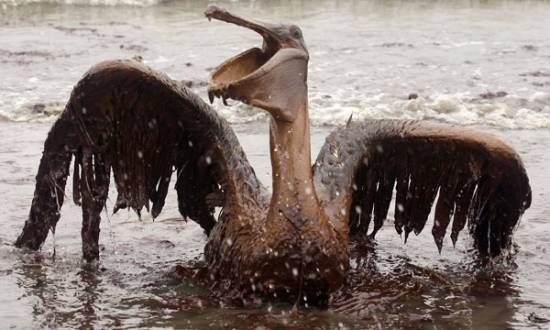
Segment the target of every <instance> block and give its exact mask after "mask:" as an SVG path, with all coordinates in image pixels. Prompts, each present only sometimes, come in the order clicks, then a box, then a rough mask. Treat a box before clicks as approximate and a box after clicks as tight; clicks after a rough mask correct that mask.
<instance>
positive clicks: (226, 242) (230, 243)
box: [225, 238, 233, 246]
mask: <svg viewBox="0 0 550 330" xmlns="http://www.w3.org/2000/svg"><path fill="white" fill-rule="evenodd" d="M225 244H227V246H231V245H233V240H232V239H231V238H228V239H226V240H225Z"/></svg>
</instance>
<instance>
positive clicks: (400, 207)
mask: <svg viewBox="0 0 550 330" xmlns="http://www.w3.org/2000/svg"><path fill="white" fill-rule="evenodd" d="M397 209H398V210H399V212H403V211H405V207H404V206H403V204H401V203H397Z"/></svg>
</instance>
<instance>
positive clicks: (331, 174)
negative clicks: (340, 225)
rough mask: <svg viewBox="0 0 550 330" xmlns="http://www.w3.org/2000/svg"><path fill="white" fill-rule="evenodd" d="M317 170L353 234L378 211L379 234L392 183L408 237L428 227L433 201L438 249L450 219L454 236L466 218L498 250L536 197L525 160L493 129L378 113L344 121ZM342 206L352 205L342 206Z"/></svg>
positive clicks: (325, 197) (324, 195)
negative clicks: (367, 118)
mask: <svg viewBox="0 0 550 330" xmlns="http://www.w3.org/2000/svg"><path fill="white" fill-rule="evenodd" d="M329 153H330V155H329ZM314 173H315V176H314V177H315V184H316V190H317V193H318V195H319V196H320V199H321V200H322V203H323V205H324V206H325V208H326V210H327V211H328V212H329V216H330V217H331V218H333V219H336V220H334V221H335V222H338V221H342V222H348V223H349V228H348V229H349V233H350V235H351V236H357V235H359V236H361V235H366V234H368V229H369V224H370V222H371V219H372V218H373V217H374V228H373V230H372V232H371V234H370V235H371V236H372V237H374V235H375V234H376V233H377V232H378V230H379V229H380V228H381V227H382V225H383V223H384V220H385V219H386V217H387V214H388V210H389V206H390V202H391V199H392V197H393V192H394V186H395V212H394V221H395V222H394V225H395V229H396V231H397V232H398V233H399V234H401V233H404V236H405V240H406V239H407V237H408V236H409V233H411V232H414V233H415V234H416V235H418V234H419V233H420V232H421V231H422V230H423V229H424V227H425V226H426V222H427V220H428V218H429V215H430V213H431V212H432V209H433V208H434V204H435V214H434V224H433V227H432V235H433V237H434V241H435V243H436V246H437V247H438V249H439V251H441V248H442V245H443V239H444V237H445V235H446V233H447V229H448V227H449V226H450V225H451V221H452V227H451V228H452V229H451V233H450V237H451V239H452V241H453V243H456V240H457V239H458V234H459V233H460V232H461V231H462V230H463V229H464V228H465V227H466V224H468V226H469V231H470V233H471V234H472V236H473V238H474V245H475V246H476V247H477V249H478V250H479V251H480V252H481V253H482V254H487V255H493V256H494V255H498V254H499V253H500V252H501V251H502V250H503V249H505V248H507V247H509V246H510V245H511V235H512V231H513V229H514V228H515V226H516V224H517V222H518V220H519V218H520V216H521V215H522V213H523V212H524V211H525V209H527V208H528V207H529V205H530V202H531V190H530V186H529V180H528V177H527V174H526V172H525V168H524V166H523V163H522V162H521V159H520V158H519V156H518V155H517V153H516V152H515V151H514V150H513V149H512V148H511V147H510V146H508V145H507V144H506V143H504V142H503V141H501V140H500V139H498V138H497V137H495V136H493V135H490V134H486V133H481V132H477V131H473V130H468V129H465V128H462V127H457V126H449V125H440V124H435V123H429V122H419V121H392V120H380V121H371V122H367V123H364V124H360V125H355V126H351V127H346V128H342V129H338V130H336V131H335V132H333V133H332V134H331V135H330V136H329V137H328V138H327V142H326V143H325V145H324V146H323V148H322V149H321V152H320V154H319V157H318V158H317V161H316V163H315V165H314ZM341 209H344V210H348V211H349V212H336V211H337V210H341ZM354 210H355V212H354ZM357 210H359V211H360V212H357ZM342 214H345V215H346V216H345V217H344V216H342ZM348 215H349V216H348Z"/></svg>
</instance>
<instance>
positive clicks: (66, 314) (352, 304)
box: [0, 122, 550, 329]
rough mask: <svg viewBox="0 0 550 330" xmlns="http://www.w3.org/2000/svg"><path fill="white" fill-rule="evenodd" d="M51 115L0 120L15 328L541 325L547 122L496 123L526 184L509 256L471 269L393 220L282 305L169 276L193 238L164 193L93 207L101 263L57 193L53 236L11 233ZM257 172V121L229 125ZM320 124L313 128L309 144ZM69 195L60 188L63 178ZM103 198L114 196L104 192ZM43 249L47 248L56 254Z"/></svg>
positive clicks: (463, 250)
mask: <svg viewBox="0 0 550 330" xmlns="http://www.w3.org/2000/svg"><path fill="white" fill-rule="evenodd" d="M48 127H49V124H39V123H34V124H33V123H9V122H5V123H1V124H0V141H2V144H1V145H0V155H1V157H0V173H1V174H0V193H1V195H2V196H3V201H4V208H3V216H2V218H1V219H2V220H1V221H2V225H3V226H2V228H3V230H2V231H1V232H0V244H1V245H0V276H1V281H0V291H1V292H2V295H1V296H0V319H1V320H2V324H3V325H2V326H5V327H15V328H77V327H81V328H87V327H96V328H105V327H116V328H155V327H157V328H164V327H168V328H184V329H203V328H211V329H218V328H227V329H232V328H236V329H266V328H267V329H272V328H290V329H311V328H318V329H333V328H341V329H365V328H372V329H379V328H381V329H386V328H388V327H390V326H391V327H398V328H411V329H417V328H426V329H437V328H449V327H455V328H470V329H479V328H484V329H504V328H539V329H545V328H547V327H548V326H549V325H550V323H548V322H549V319H550V288H549V287H548V286H547V282H548V278H549V276H550V275H548V274H550V263H549V262H548V255H549V251H550V239H549V237H550V226H548V218H549V216H550V208H549V207H548V206H547V204H546V203H545V202H546V200H547V199H548V198H550V188H549V187H550V178H549V176H548V171H547V169H546V166H545V164H546V163H547V162H549V161H550V153H548V147H549V145H550V131H547V130H535V131H533V130H519V131H495V133H496V134H498V135H501V136H503V137H505V138H506V139H507V140H509V141H511V142H512V144H513V145H514V146H515V147H516V148H517V149H518V150H521V154H522V157H523V158H524V160H525V163H526V166H527V169H528V172H529V174H530V177H531V180H532V186H533V192H534V194H533V207H532V208H531V209H529V210H528V211H527V213H526V214H525V216H524V218H523V219H522V222H521V224H520V225H519V227H518V229H517V232H516V236H515V237H516V239H515V241H516V243H517V244H518V246H519V249H518V252H517V253H516V254H515V256H514V257H513V258H512V262H509V261H505V260H497V261H496V262H495V264H494V265H493V266H490V267H484V268H481V267H480V266H478V265H475V264H474V263H473V262H472V258H471V257H470V256H469V254H468V247H469V240H468V238H467V237H466V235H464V236H463V237H462V238H461V239H460V240H459V244H458V245H457V247H456V248H455V249H453V248H452V245H451V243H450V241H447V242H445V246H444V249H443V253H442V254H441V255H439V254H438V253H437V249H436V247H435V244H434V243H433V240H432V237H431V235H430V233H429V231H426V232H424V233H422V234H420V235H419V236H418V237H412V239H410V240H409V242H408V243H407V245H403V244H402V243H401V239H400V238H399V236H398V235H397V234H396V233H395V231H394V229H393V224H392V222H391V221H388V223H387V224H386V225H385V226H384V228H383V230H382V232H381V233H380V234H379V237H378V239H377V242H376V246H375V248H374V250H373V249H372V246H369V247H354V251H362V252H360V253H355V257H354V259H353V262H352V264H353V266H354V267H353V270H352V275H351V276H350V278H351V280H350V283H349V285H348V287H347V288H345V289H344V290H342V291H341V292H338V293H337V294H335V295H334V297H333V299H332V301H331V304H330V306H329V308H328V309H326V310H319V309H308V310H303V311H300V312H298V313H292V312H291V307H292V306H288V305H270V304H265V305H259V306H251V307H247V308H242V307H238V306H235V305H232V304H231V303H229V302H227V301H224V300H223V299H219V298H215V297H213V296H211V295H210V294H209V292H208V290H206V289H204V288H200V287H199V286H197V285H196V283H194V281H191V280H188V279H184V280H182V278H181V276H180V275H178V274H179V273H180V272H179V271H178V270H179V269H180V267H178V265H179V266H189V265H193V264H194V262H195V261H196V259H197V258H200V256H201V252H202V247H203V244H204V242H205V239H206V238H205V236H204V235H203V234H202V232H201V229H200V228H199V227H198V226H197V225H195V224H194V223H191V222H189V223H186V222H184V221H182V220H181V218H180V217H179V215H178V212H177V206H176V196H175V193H174V192H172V193H170V194H169V198H168V199H167V206H166V208H165V211H164V212H163V214H162V215H161V216H160V217H159V218H158V219H157V220H156V221H155V222H152V220H151V218H150V217H148V216H147V215H145V216H143V217H142V219H141V220H139V219H138V217H137V216H136V215H135V214H133V213H127V214H124V213H123V214H117V215H116V216H111V215H110V213H109V212H105V215H104V217H103V223H102V233H101V239H100V244H101V246H102V251H101V261H100V262H99V264H97V265H87V264H85V263H83V262H82V261H81V250H80V224H81V217H80V209H79V208H78V207H77V206H75V205H74V204H72V203H71V202H70V201H68V202H67V203H66V204H65V205H64V207H63V212H62V218H61V220H60V222H59V224H58V227H57V230H56V234H55V239H54V237H53V236H50V238H48V240H47V241H46V244H45V245H44V247H43V249H42V251H41V252H36V253H28V252H23V251H21V250H18V249H16V248H14V247H13V246H12V245H11V243H12V242H13V241H14V239H15V237H16V236H17V235H18V233H19V231H20V230H21V227H22V223H23V221H24V219H25V217H26V214H27V212H28V207H29V204H30V200H31V197H32V193H33V188H34V184H33V176H34V174H35V171H36V166H37V164H38V160H39V157H40V152H41V148H42V142H43V139H44V137H45V135H46V133H47V130H48ZM236 130H237V132H238V136H239V138H240V139H241V141H242V143H243V145H244V148H245V150H246V152H247V154H248V155H249V157H250V160H251V162H252V164H253V165H254V167H255V168H256V170H257V173H258V175H260V178H261V180H262V181H264V182H265V183H266V184H269V180H270V163H269V153H268V144H267V141H268V136H267V126H266V125H264V124H254V125H250V124H249V125H241V126H236ZM328 132H329V130H328V129H325V128H314V129H313V139H312V140H313V150H314V151H313V153H314V154H316V152H317V151H318V149H319V148H320V146H321V144H322V143H323V142H324V137H325V136H326V134H327V133H328ZM66 193H67V194H69V195H70V194H71V190H70V187H69V188H68V190H67V192H66ZM107 205H108V209H109V210H111V209H112V207H113V205H114V201H112V200H111V201H109V202H108V204H107ZM54 251H55V255H54Z"/></svg>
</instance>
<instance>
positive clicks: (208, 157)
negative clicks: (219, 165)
mask: <svg viewBox="0 0 550 330" xmlns="http://www.w3.org/2000/svg"><path fill="white" fill-rule="evenodd" d="M205 160H206V164H208V165H210V164H212V158H211V157H210V156H206V158H205Z"/></svg>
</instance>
